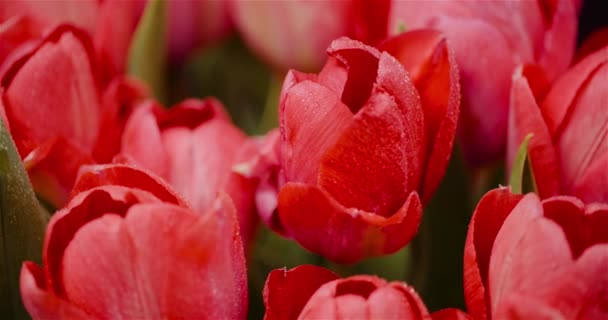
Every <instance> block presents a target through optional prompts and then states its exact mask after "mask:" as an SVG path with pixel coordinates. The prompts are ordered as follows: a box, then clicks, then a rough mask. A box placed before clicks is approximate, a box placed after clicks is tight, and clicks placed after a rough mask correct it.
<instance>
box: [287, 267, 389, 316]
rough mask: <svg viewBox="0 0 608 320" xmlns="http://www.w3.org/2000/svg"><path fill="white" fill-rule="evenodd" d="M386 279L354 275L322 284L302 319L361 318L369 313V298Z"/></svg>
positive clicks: (384, 283) (303, 312) (304, 309)
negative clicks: (367, 303)
mask: <svg viewBox="0 0 608 320" xmlns="http://www.w3.org/2000/svg"><path fill="white" fill-rule="evenodd" d="M386 285H387V283H386V281H385V280H384V279H380V278H378V277H375V276H366V275H360V276H353V277H349V278H346V279H337V280H334V281H330V282H327V283H325V284H323V285H322V286H321V287H320V288H319V289H318V290H317V291H316V292H315V293H314V294H313V295H312V297H310V299H309V300H308V302H307V303H306V305H305V306H304V308H303V309H302V313H301V314H300V317H299V319H325V318H328V317H331V318H330V319H361V318H363V317H364V315H367V314H368V305H366V302H367V299H368V298H369V296H370V294H372V292H374V291H375V290H376V289H378V288H380V287H384V286H386Z"/></svg>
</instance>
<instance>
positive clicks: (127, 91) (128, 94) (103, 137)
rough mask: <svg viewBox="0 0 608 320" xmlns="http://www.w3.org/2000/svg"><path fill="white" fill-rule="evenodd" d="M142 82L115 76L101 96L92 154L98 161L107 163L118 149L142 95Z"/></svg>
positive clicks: (145, 94)
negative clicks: (100, 109)
mask: <svg viewBox="0 0 608 320" xmlns="http://www.w3.org/2000/svg"><path fill="white" fill-rule="evenodd" d="M146 96H148V93H147V88H146V87H145V86H144V84H143V83H140V82H137V81H135V80H134V79H130V78H126V77H117V78H115V79H114V80H113V81H112V82H110V84H109V85H108V87H107V88H106V89H105V91H104V93H103V96H102V100H101V101H102V106H103V109H102V114H101V120H100V127H99V133H98V134H97V142H96V143H95V149H94V150H93V156H94V158H95V159H96V160H97V161H98V163H109V162H111V161H112V157H114V155H116V154H117V153H118V152H119V151H120V143H121V136H122V133H123V130H124V128H125V124H126V122H127V120H128V118H129V117H130V116H131V114H132V113H133V111H134V110H135V108H136V107H137V106H139V103H140V102H141V100H142V99H144V97H146Z"/></svg>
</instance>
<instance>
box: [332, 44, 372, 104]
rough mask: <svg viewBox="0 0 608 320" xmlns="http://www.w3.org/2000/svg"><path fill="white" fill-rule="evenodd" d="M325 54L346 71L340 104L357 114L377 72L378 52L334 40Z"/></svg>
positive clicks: (365, 46)
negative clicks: (340, 63)
mask: <svg viewBox="0 0 608 320" xmlns="http://www.w3.org/2000/svg"><path fill="white" fill-rule="evenodd" d="M327 53H328V54H329V55H330V56H331V57H334V58H336V59H337V60H338V61H340V62H342V64H343V65H344V66H345V67H346V69H347V70H348V77H347V79H346V83H345V85H344V91H343V92H342V97H341V99H342V102H344V104H345V105H347V106H348V107H349V108H350V110H351V111H352V113H357V112H358V111H359V109H361V107H363V105H364V104H365V102H366V101H367V99H369V96H370V93H371V91H372V88H373V86H374V80H375V79H376V76H377V71H378V60H379V59H380V52H379V51H378V50H376V48H373V47H370V46H367V45H365V44H363V43H361V42H359V41H356V40H352V39H349V38H345V37H343V38H339V39H336V40H334V41H333V42H332V43H331V44H330V45H329V48H327Z"/></svg>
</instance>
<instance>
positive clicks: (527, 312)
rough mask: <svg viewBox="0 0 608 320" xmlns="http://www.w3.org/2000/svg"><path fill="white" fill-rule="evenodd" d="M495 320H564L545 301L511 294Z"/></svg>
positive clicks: (502, 304) (564, 318)
mask: <svg viewBox="0 0 608 320" xmlns="http://www.w3.org/2000/svg"><path fill="white" fill-rule="evenodd" d="M494 318H495V319H513V320H525V319H537V320H566V319H568V318H566V317H564V316H563V315H562V314H561V313H560V312H559V311H558V310H557V309H555V308H553V307H551V306H548V305H547V302H546V301H542V300H538V299H534V298H532V297H529V296H526V295H523V294H522V295H518V294H512V295H509V296H508V297H507V298H505V299H504V301H503V302H502V303H501V305H500V309H499V310H498V311H497V312H496V313H495V315H494ZM433 320H435V319H433Z"/></svg>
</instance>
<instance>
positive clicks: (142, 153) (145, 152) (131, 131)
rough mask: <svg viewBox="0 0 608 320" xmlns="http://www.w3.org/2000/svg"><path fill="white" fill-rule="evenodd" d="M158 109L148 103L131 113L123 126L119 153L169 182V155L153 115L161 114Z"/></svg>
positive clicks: (153, 104) (158, 107) (152, 103)
mask: <svg viewBox="0 0 608 320" xmlns="http://www.w3.org/2000/svg"><path fill="white" fill-rule="evenodd" d="M160 108H161V107H160V106H159V105H157V104H155V103H154V102H152V101H149V102H146V104H145V105H142V106H140V107H139V108H137V110H135V111H134V112H133V114H132V115H131V116H130V117H129V118H128V120H127V123H126V124H125V128H124V131H123V134H122V138H121V139H122V141H121V144H120V146H121V149H120V152H121V154H122V155H123V156H126V157H127V158H128V159H129V160H134V161H135V163H137V164H138V165H140V166H142V167H144V168H146V170H149V171H151V172H154V173H155V174H157V175H159V176H161V177H163V178H165V179H166V180H169V179H168V178H169V166H168V162H169V155H168V154H167V152H166V150H165V148H164V145H163V143H162V136H161V132H160V128H159V127H158V123H157V120H156V117H155V113H160V112H161V111H160Z"/></svg>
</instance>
